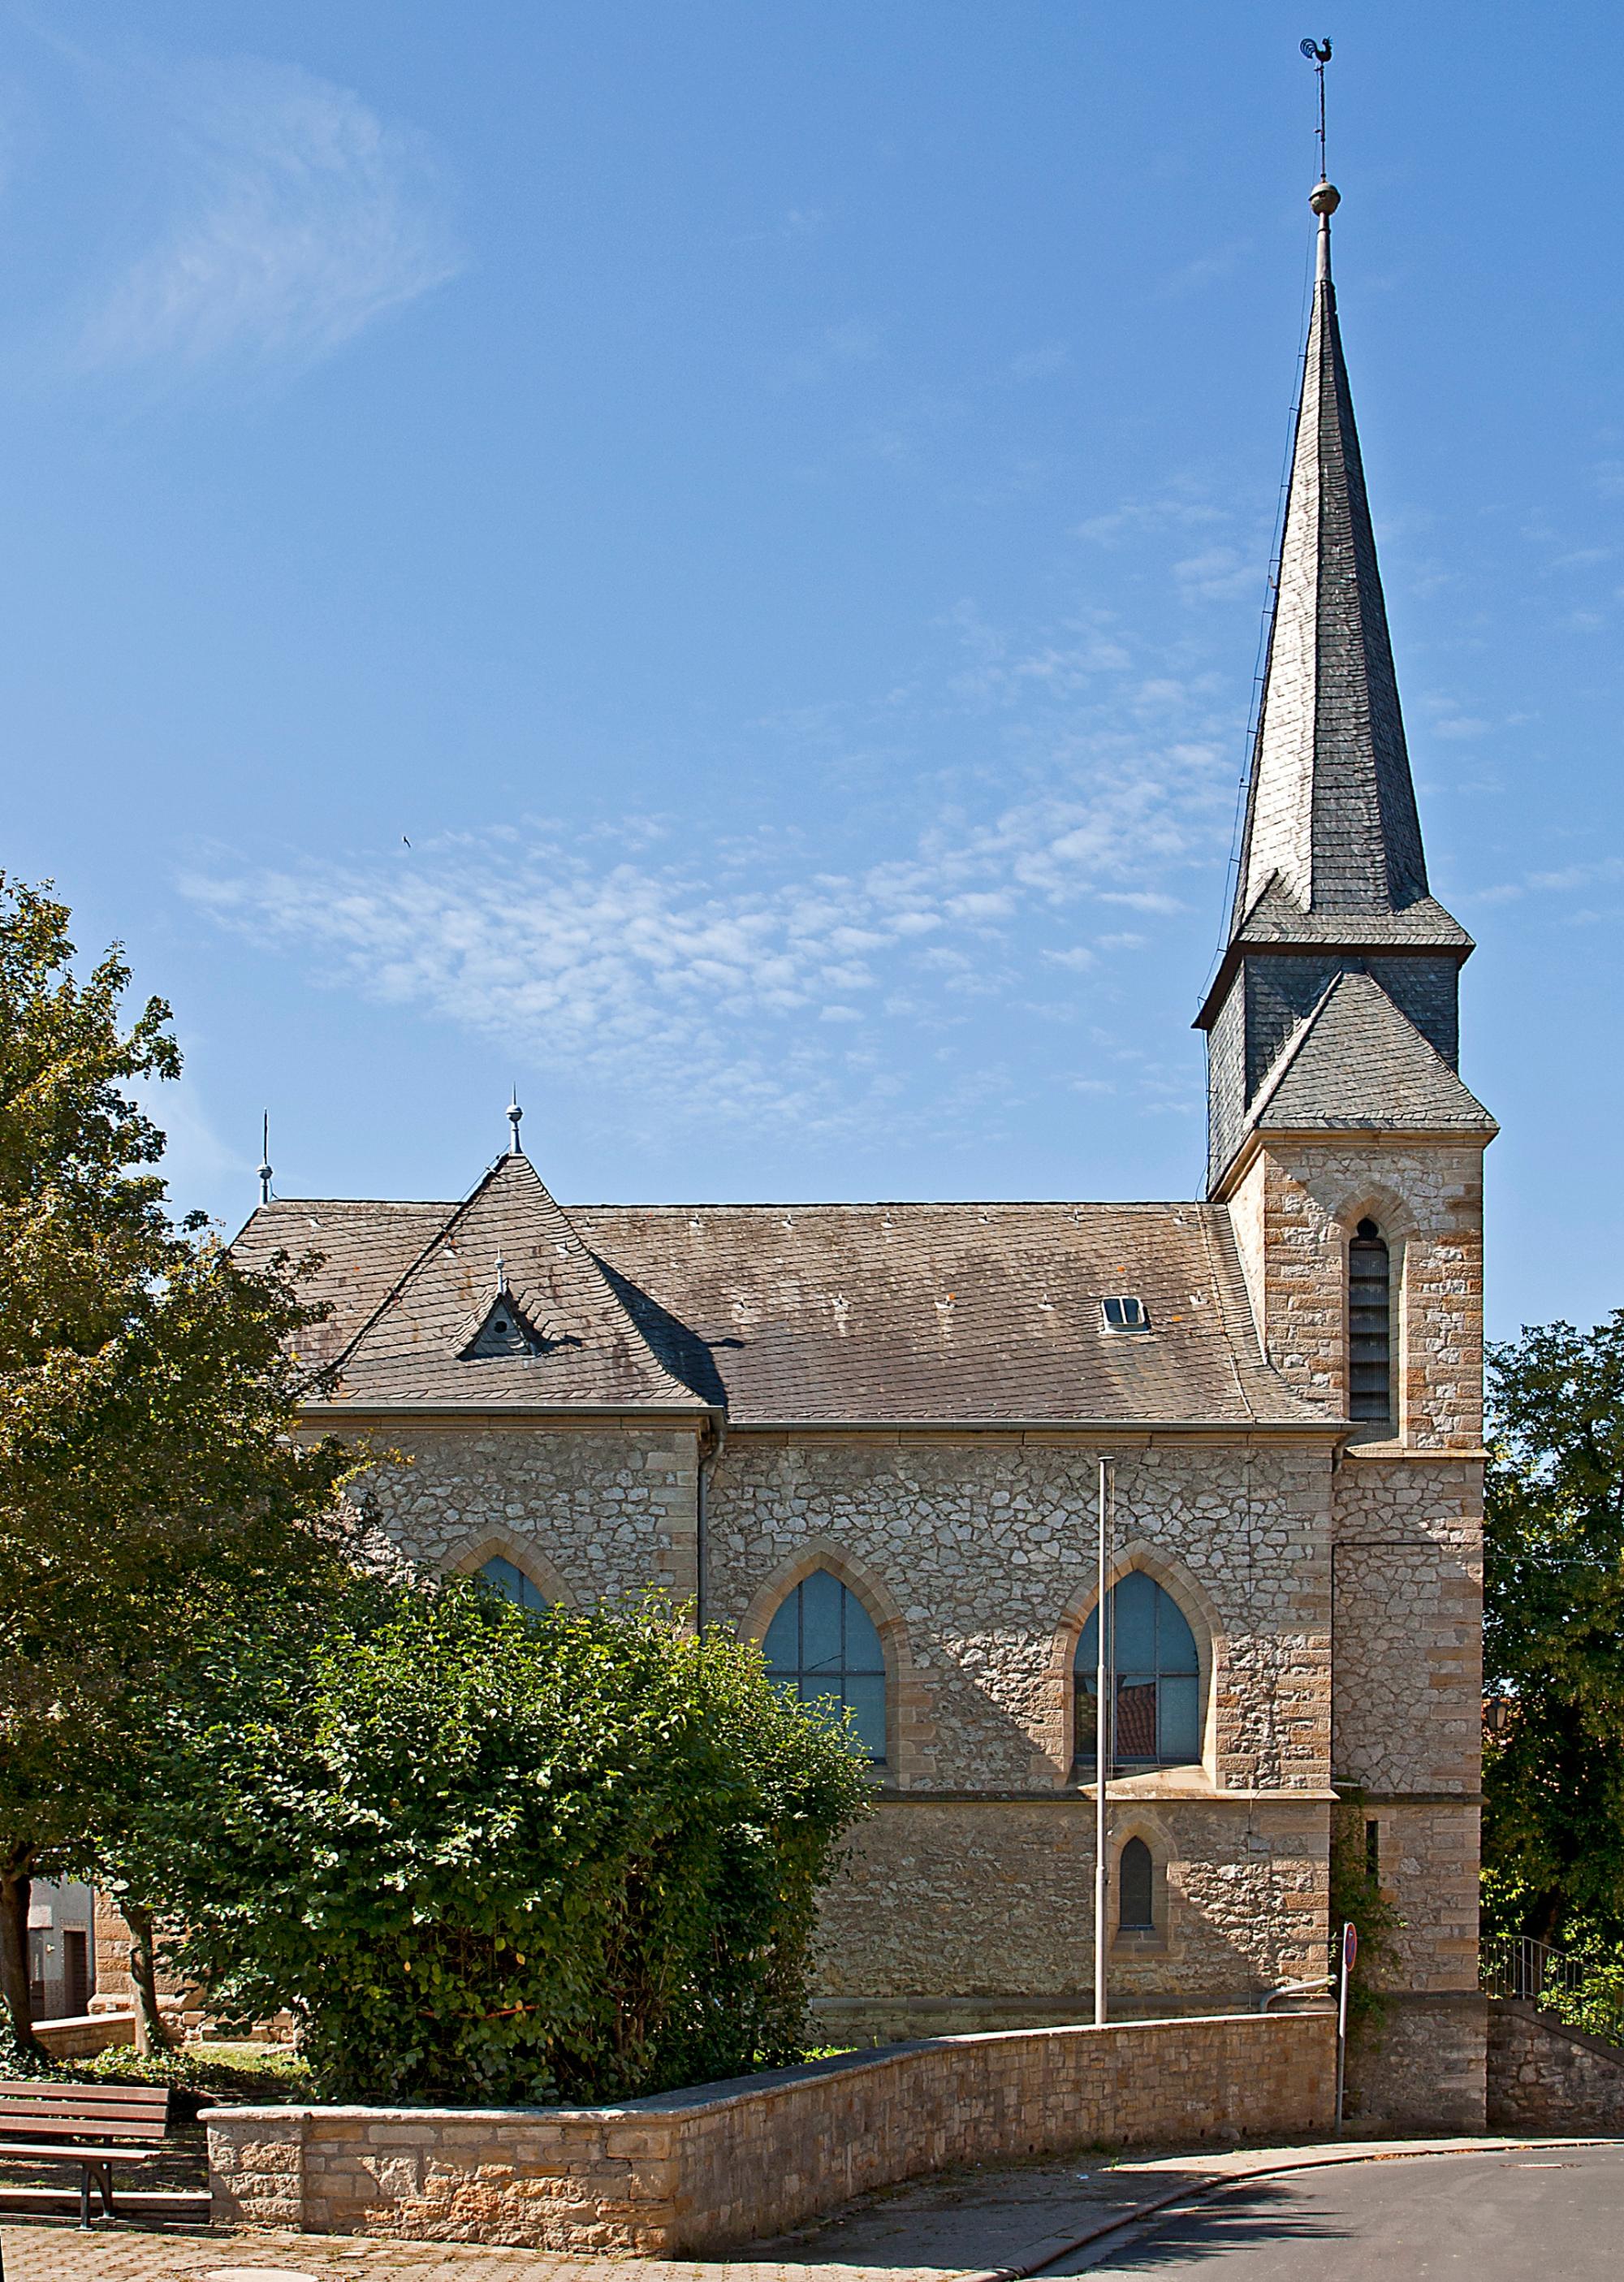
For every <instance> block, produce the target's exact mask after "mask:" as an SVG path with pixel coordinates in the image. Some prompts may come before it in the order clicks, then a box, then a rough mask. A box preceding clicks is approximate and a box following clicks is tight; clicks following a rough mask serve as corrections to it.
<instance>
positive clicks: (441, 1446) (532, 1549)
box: [358, 1422, 698, 1601]
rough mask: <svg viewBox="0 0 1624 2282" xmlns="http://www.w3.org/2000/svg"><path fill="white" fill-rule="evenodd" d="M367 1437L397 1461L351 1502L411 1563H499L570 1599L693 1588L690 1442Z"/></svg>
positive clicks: (552, 1433) (376, 1473)
mask: <svg viewBox="0 0 1624 2282" xmlns="http://www.w3.org/2000/svg"><path fill="white" fill-rule="evenodd" d="M379 1439H380V1440H381V1441H386V1442H387V1443H388V1444H389V1445H391V1446H392V1448H395V1449H397V1450H398V1451H399V1452H400V1455H401V1457H402V1458H403V1459H405V1460H406V1461H407V1462H408V1463H405V1464H403V1465H394V1464H390V1463H383V1464H380V1465H378V1466H377V1467H375V1468H374V1469H373V1471H371V1472H370V1473H369V1474H367V1475H366V1476H364V1477H363V1479H362V1480H361V1485H360V1490H359V1498H358V1502H360V1503H361V1505H362V1507H363V1509H364V1510H365V1511H366V1512H367V1513H368V1515H369V1517H370V1518H372V1519H373V1520H374V1521H376V1522H377V1524H378V1525H381V1526H382V1528H383V1529H384V1530H385V1532H386V1533H388V1535H389V1536H390V1537H391V1538H392V1540H393V1541H394V1542H395V1543H396V1544H397V1545H399V1546H400V1547H401V1548H402V1549H403V1550H405V1551H406V1552H408V1553H409V1554H410V1555H411V1556H412V1557H413V1558H414V1559H416V1560H419V1561H423V1562H425V1563H427V1564H429V1565H430V1566H431V1567H433V1568H438V1569H458V1568H476V1567H478V1565H479V1564H480V1563H481V1562H482V1561H485V1560H488V1559H489V1558H490V1557H491V1556H492V1555H493V1554H506V1555H507V1556H508V1557H509V1559H512V1560H517V1563H518V1565H519V1566H520V1567H521V1568H523V1569H524V1570H525V1571H526V1572H527V1573H529V1574H531V1575H532V1576H533V1577H534V1579H535V1581H536V1582H537V1583H538V1584H539V1585H540V1586H541V1587H542V1589H543V1590H544V1591H547V1592H548V1593H549V1594H550V1595H553V1596H554V1597H567V1598H569V1599H571V1600H575V1601H591V1600H596V1599H600V1598H606V1597H607V1598H613V1597H615V1596H617V1595H621V1594H626V1593H636V1592H641V1590H642V1589H643V1588H644V1587H647V1586H649V1585H664V1586H667V1587H670V1589H671V1590H672V1591H673V1592H675V1593H677V1594H679V1595H682V1596H683V1597H687V1596H688V1595H691V1594H692V1593H693V1592H694V1590H695V1585H696V1582H697V1570H696V1566H695V1546H696V1534H695V1494H696V1487H697V1482H698V1453H697V1448H696V1446H695V1437H694V1435H693V1433H692V1432H673V1431H672V1430H670V1429H663V1428H655V1427H650V1426H649V1425H648V1424H635V1422H628V1423H627V1424H625V1425H618V1424H614V1423H613V1422H611V1423H610V1424H607V1425H605V1426H603V1427H601V1428H600V1427H597V1426H595V1425H594V1427H592V1428H590V1429H582V1428H573V1429H571V1428H560V1427H557V1426H549V1427H547V1428H544V1429H542V1430H541V1431H540V1432H539V1431H538V1430H537V1429H536V1428H535V1427H534V1426H529V1427H524V1426H520V1427H517V1428H515V1427H511V1426H508V1425H505V1424H495V1423H492V1424H488V1425H484V1426H481V1425H478V1424H471V1425H470V1426H467V1427H463V1426H461V1425H459V1426H458V1427H457V1428H456V1429H455V1431H451V1432H447V1431H444V1430H437V1431H423V1430H416V1431H402V1430H401V1429H400V1428H398V1427H396V1426H394V1425H392V1424H391V1425H390V1426H389V1428H388V1430H387V1432H386V1433H384V1434H380V1437H379Z"/></svg>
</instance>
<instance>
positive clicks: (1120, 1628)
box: [1111, 1569, 1166, 1672]
mask: <svg viewBox="0 0 1624 2282" xmlns="http://www.w3.org/2000/svg"><path fill="white" fill-rule="evenodd" d="M1165 1598H1166V1595H1165V1594H1163V1593H1162V1589H1161V1587H1159V1586H1158V1585H1157V1583H1156V1581H1155V1580H1154V1577H1147V1576H1146V1574H1145V1572H1144V1571H1143V1570H1142V1569H1131V1570H1130V1571H1129V1572H1128V1574H1127V1575H1126V1576H1125V1577H1124V1578H1123V1580H1121V1582H1120V1583H1119V1584H1118V1586H1117V1587H1116V1590H1115V1594H1114V1595H1112V1601H1111V1622H1112V1626H1113V1629H1114V1630H1115V1634H1116V1668H1117V1670H1118V1671H1119V1672H1154V1670H1155V1668H1156V1603H1157V1602H1158V1601H1160V1600H1164V1599H1165Z"/></svg>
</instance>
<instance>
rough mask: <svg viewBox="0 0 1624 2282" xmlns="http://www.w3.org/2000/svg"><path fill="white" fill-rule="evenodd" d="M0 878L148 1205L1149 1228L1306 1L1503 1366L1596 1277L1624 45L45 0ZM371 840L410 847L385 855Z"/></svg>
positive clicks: (753, 7) (1281, 351)
mask: <svg viewBox="0 0 1624 2282" xmlns="http://www.w3.org/2000/svg"><path fill="white" fill-rule="evenodd" d="M0 20H4V24H5V27H6V36H5V39H4V48H3V50H0V151H3V153H4V167H3V177H0V198H3V199H4V214H3V215H0V400H3V401H0V453H3V454H4V476H3V482H0V495H3V496H4V502H5V506H4V515H5V517H6V521H7V524H8V537H9V543H8V545H7V546H6V547H5V549H4V555H3V556H0V563H3V565H4V568H3V569H0V578H3V579H4V592H3V594H0V609H4V619H5V624H6V627H7V639H6V640H5V641H4V644H0V708H3V709H4V718H5V719H6V721H7V724H8V729H9V739H8V741H9V745H10V748H11V751H12V755H13V757H14V760H13V766H12V770H11V771H10V772H8V774H9V777H10V788H9V797H8V799H7V802H6V827H7V828H6V830H5V833H4V861H5V863H6V864H7V865H8V866H9V867H11V868H13V869H14V870H16V871H18V872H19V873H22V874H23V875H24V876H27V877H35V878H37V877H42V876H45V875H51V876H54V877H55V879H56V880H57V881H58V883H59V885H60V887H61V889H62V890H63V891H64V893H65V894H66V896H67V897H68V899H69V900H70V901H71V902H72V903H73V904H74V907H75V911H76V914H77V928H78V934H79V938H80V941H81V943H82V945H84V946H85V947H86V948H87V949H88V948H91V947H94V946H97V945H99V944H100V943H102V942H104V941H105V939H106V938H108V937H110V936H112V935H120V936H121V937H122V938H123V939H124V940H125V941H126V942H127V943H128V946H129V949H130V951H131V954H132V956H133V958H134V959H135V962H136V968H137V972H138V975H139V978H140V981H141V982H142V984H143V986H144V987H145V988H150V989H154V990H162V991H164V992H165V993H166V994H167V996H169V997H171V998H172V1000H173V1001H174V1004H175V1010H176V1015H177V1021H178V1025H179V1028H180V1032H181V1035H182V1038H183V1044H184V1047H185V1050H186V1054H187V1059H188V1074H187V1077H186V1079H185V1081H184V1083H183V1086H182V1088H181V1089H179V1090H178V1091H177V1092H175V1093H174V1094H167V1095H166V1098H165V1101H164V1106H163V1114H165V1115H166V1116H167V1121H168V1124H169V1128H170V1131H171V1135H172V1152H171V1170H172V1177H173V1183H174V1190H175V1197H176V1199H177V1201H178V1202H180V1203H183V1204H185V1205H188V1206H190V1205H193V1204H202V1205H204V1206H206V1207H207V1208H209V1209H210V1210H211V1211H213V1212H214V1213H216V1214H218V1215H220V1216H221V1218H222V1219H223V1220H224V1221H225V1222H228V1223H229V1224H230V1225H232V1226H235V1224H236V1223H237V1221H238V1220H239V1219H240V1218H241V1217H242V1215H243V1214H244V1212H245V1209H246V1207H247V1206H248V1205H249V1203H250V1202H251V1201H252V1199H253V1193H254V1184H253V1167H254V1165H255V1163H256V1162H257V1160H258V1155H259V1149H258V1142H259V1119H260V1110H261V1108H262V1107H263V1106H269V1109H270V1112H271V1117H272V1156H273V1158H274V1160H275V1162H276V1168H277V1176H278V1187H279V1189H280V1190H281V1191H282V1192H283V1193H285V1194H289V1195H299V1194H302V1195H321V1194H339V1195H357V1194H361V1195H365V1194H382V1195H416V1196H424V1195H427V1196H451V1195H455V1194H458V1193H460V1192H461V1191H463V1190H464V1189H465V1188H466V1187H467V1186H468V1185H469V1184H470V1183H471V1182H472V1180H473V1179H474V1178H475V1177H476V1176H477V1175H478V1171H479V1170H480V1168H481V1167H482V1166H483V1165H484V1164H485V1163H486V1161H487V1160H488V1159H489V1158H490V1157H491V1156H492V1155H493V1154H494V1153H495V1152H496V1151H497V1149H498V1148H500V1146H501V1145H502V1142H503V1139H504V1137H505V1131H506V1128H505V1126H504V1123H503V1120H502V1108H503V1105H504V1103H505V1101H506V1099H507V1095H508V1087H509V1083H510V1082H512V1081H513V1080H516V1079H517V1084H518V1088H519V1092H520V1096H521V1098H522V1099H523V1102H524V1107H525V1110H526V1122H525V1128H524V1131H525V1139H526V1142H527V1144H528V1145H529V1147H530V1150H531V1153H532V1156H533V1157H534V1159H535V1160H536V1162H537V1163H538V1165H539V1167H540V1169H541V1171H542V1173H543V1175H544V1176H545V1177H546V1178H547V1179H548V1181H549V1183H550V1184H552V1185H553V1187H554V1188H555V1189H556V1191H557V1192H558V1193H559V1194H560V1195H561V1196H563V1197H564V1198H566V1199H571V1198H573V1199H609V1198H615V1199H621V1198H625V1199H637V1198H681V1199H703V1198H719V1197H735V1198H761V1197H773V1198H783V1199H806V1198H814V1197H841V1196H875V1195H879V1196H890V1197H910V1196H979V1197H999V1196H1048V1195H1062V1196H1073V1197H1077V1196H1081V1197H1089V1196H1099V1197H1115V1196H1165V1195H1190V1194H1193V1193H1195V1192H1196V1191H1197V1190H1198V1189H1199V1186H1200V1182H1201V1153H1202V1065H1201V1041H1200V1039H1199V1038H1198V1037H1197V1036H1195V1035H1194V1034H1193V1032H1192V1031H1191V1030H1190V1028H1189V1027H1188V1025H1189V1022H1190V1018H1191V1016H1192V1014H1193V1012H1194V1010H1195V1007H1196V1005H1197V1004H1198V1002H1199V997H1200V994H1201V985H1202V983H1203V981H1204V980H1205V977H1206V975H1207V973H1208V968H1209V965H1210V961H1211V958H1212V954H1213V951H1214V948H1215V943H1216V935H1217V931H1218V927H1219V922H1220V918H1221V915H1222V912H1223V909H1224V884H1225V871H1226V865H1227V863H1228V859H1229V854H1230V849H1231V843H1232V826H1233V819H1234V812H1235V803H1236V788H1237V784H1238V780H1239V777H1240V774H1241V772H1242V770H1243V766H1244V761H1245V728H1246V721H1247V709H1248V704H1249V701H1250V695H1251V687H1252V676H1253V671H1254V666H1255V658H1256V654H1257V645H1258V631H1259V624H1260V617H1261V612H1262V609H1263V601H1264V585H1265V570H1266V564H1267V560H1268V555H1269V550H1270V538H1271V533H1272V530H1273V524H1274V518H1275V514H1276V508H1277V502H1278V484H1279V479H1280V475H1281V470H1282V462H1283V456H1284V452H1285V448H1286V441H1287V434H1288V427H1289V419H1290V410H1291V400H1292V392H1293V386H1294V359H1295V355H1296V351H1297V347H1298V344H1299V340H1300V337H1301V330H1302V321H1303V315H1304V307H1305V300H1304V297H1305V289H1306V283H1307V274H1308V262H1309V245H1310V224H1309V215H1308V212H1307V208H1306V205H1305V197H1306V192H1307V190H1308V187H1309V182H1311V180H1312V178H1313V175H1314V172H1315V151H1314V146H1313V141H1312V132H1311V126H1312V93H1313V75H1312V73H1311V71H1310V69H1309V66H1308V65H1307V64H1305V63H1304V62H1303V60H1302V58H1301V56H1300V55H1299V53H1298V50H1297V42H1298V39H1299V37H1300V36H1301V35H1302V34H1303V33H1305V32H1309V31H1313V32H1317V33H1323V32H1329V33H1330V34H1331V35H1333V38H1334V40H1335V42H1336V49H1337V52H1336V56H1335V59H1334V61H1333V66H1332V126H1331V134H1332V141H1331V171H1332V174H1333V177H1334V178H1335V179H1336V180H1337V181H1338V182H1340V186H1341V189H1342V191H1343V196H1344V205H1343V207H1342V211H1341V213H1340V215H1339V217H1338V223H1337V268H1338V276H1339V281H1340V299H1341V306H1342V316H1343V325H1344V332H1345V337H1346V340H1347V345H1348V356H1349V362H1350V367H1351V370H1352V375H1353V381H1354V389H1355V395H1356V402H1357V405H1358V407H1359V415H1360V422H1361V427H1362V431H1363V435H1364V448H1365V457H1366V465H1367V470H1368V473H1369V477H1370V481H1371V493H1372V498H1373V502H1374V506H1375V509H1376V514H1377V518H1378V526H1379V540H1380V544H1381V547H1382V552H1383V563H1384V570H1385V574H1386V578H1387V593H1388V601H1389V607H1390V611H1391V615H1392V619H1393V625H1394V634H1395V644H1396V648H1397V652H1398V661H1399V672H1400V680H1401V686H1402V688H1403V694H1404V699H1405V707H1406V713H1407V718H1408V722H1409V727H1410V745H1411V752H1412V757H1413V759H1414V763H1415V767H1416V773H1417V778H1418V786H1419V791H1420V797H1421V803H1422V814H1423V823H1424V827H1425V830H1426V836H1427V842H1428V850H1429V856H1430V859H1431V864H1432V869H1433V879H1434V888H1435V889H1436V891H1437V892H1438V893H1439V894H1440V895H1441V897H1442V898H1443V900H1444V901H1445V902H1446V903H1447V904H1449V907H1450V909H1451V910H1453V911H1454V912H1456V913H1457V916H1458V917H1460V918H1461V919H1462V920H1464V921H1465V924H1466V925H1467V926H1469V927H1470V928H1472V931H1473V933H1474V934H1476V935H1477V936H1478V938H1479V941H1480V945H1481V948H1480V951H1479V953H1478V955H1477V957H1476V958H1475V959H1473V960H1472V963H1471V965H1470V966H1469V967H1468V968H1467V970H1466V974H1465V991H1464V1000H1465V1021H1464V1036H1465V1048H1464V1059H1463V1070H1464V1074H1465V1075H1466V1077H1467V1079H1468V1081H1469V1083H1472V1086H1473V1088H1474V1090H1475V1091H1477V1092H1478V1093H1479V1094H1480V1096H1481V1097H1482V1098H1483V1099H1485V1100H1486V1101H1487V1102H1488V1104H1489V1106H1490V1107H1491V1108H1492V1109H1493V1110H1494V1111H1495V1112H1496V1114H1497V1115H1498V1116H1499V1117H1500V1118H1501V1120H1502V1122H1503V1124H1504V1133H1503V1136H1502V1137H1501V1139H1500V1141H1499V1142H1498V1143H1497V1144H1496V1146H1495V1148H1494V1150H1493V1152H1492V1153H1491V1157H1490V1224H1491V1229H1492V1230H1493V1244H1492V1249H1491V1262H1490V1277H1491V1280H1490V1291H1489V1300H1490V1315H1491V1320H1492V1322H1493V1323H1494V1325H1495V1326H1496V1329H1497V1330H1499V1331H1502V1332H1504V1331H1509V1330H1511V1329H1514V1328H1515V1326H1516V1324H1517V1323H1519V1322H1520V1321H1525V1320H1528V1321H1533V1320H1542V1319H1544V1318H1547V1317H1550V1316H1555V1315H1558V1314H1562V1315H1566V1316H1570V1317H1573V1318H1574V1319H1577V1320H1580V1321H1588V1320H1590V1319H1591V1318H1592V1317H1594V1316H1597V1314H1599V1313H1601V1312H1602V1311H1604V1310H1605V1309H1606V1308H1611V1307H1612V1306H1613V1305H1614V1304H1615V1303H1619V1302H1620V1301H1624V1185H1621V1184H1620V1182H1619V1180H1618V1177H1617V1173H1616V1164H1617V1144H1616V1135H1617V1131H1618V1125H1619V1119H1620V1108H1621V1106H1624V1104H1621V1103H1620V1076H1619V1074H1618V1068H1619V1061H1620V1027H1621V1026H1620V1013H1619V1006H1618V989H1617V980H1616V978H1617V972H1618V949H1619V935H1620V920H1621V919H1624V850H1621V849H1620V843H1619V832H1618V822H1619V795H1618V776H1619V760H1618V749H1619V722H1620V714H1621V712H1624V664H1621V663H1620V640H1619V636H1620V625H1621V623H1624V555H1621V554H1620V505H1621V503H1624V407H1621V406H1620V332H1621V330H1624V320H1621V318H1620V296H1619V293H1618V281H1617V268H1618V256H1617V252H1616V238H1617V231H1616V226H1615V221H1614V208H1615V206H1616V182H1615V179H1614V177H1615V173H1616V169H1615V166H1614V162H1613V159H1612V149H1613V144H1614V139H1615V138H1614V112H1615V108H1616V90H1617V88H1618V86H1619V84H1620V77H1621V76H1624V19H1620V17H1619V16H1618V13H1617V12H1615V11H1612V10H1609V9H1602V8H1598V7H1597V8H1573V9H1569V10H1566V11H1564V12H1562V18H1561V22H1560V27H1559V29H1558V27H1556V26H1555V24H1554V21H1553V19H1551V18H1550V16H1548V15H1547V14H1546V13H1545V12H1541V11H1535V10H1530V9H1527V8H1524V7H1512V6H1498V7H1496V6H1483V5H1474V6H1472V7H1471V8H1467V7H1465V6H1457V5H1434V6H1433V7H1430V8H1428V9H1426V10H1425V11H1418V10H1416V9H1415V8H1413V7H1408V6H1407V7H1403V8H1401V7H1399V6H1397V5H1377V4H1368V5H1359V6H1356V7H1346V8H1344V9H1343V11H1342V12H1341V15H1340V18H1337V17H1335V16H1334V15H1333V16H1331V17H1326V18H1325V19H1324V20H1321V19H1313V18H1311V15H1310V16H1305V15H1304V13H1303V11H1302V8H1301V7H1295V6H1294V7H1293V8H1291V9H1286V8H1283V7H1277V6H1275V5H1272V4H1265V0H1254V4H1252V5H1250V6H1248V7H1247V8H1246V9H1244V10H1240V9H1224V10H1219V9H1214V8H1212V7H1210V6H1208V5H1201V4H1183V5H1179V4H1174V5H1167V6H1162V7H1160V8H1157V9H1155V10H1139V9H1124V8H1122V7H1119V6H1109V5H1105V4H1092V0H996V4H994V0H981V4H978V5H967V4H961V0H886V4H884V5H883V6H875V5H874V4H873V0H815V4H813V0H773V4H772V5H770V6H768V5H765V4H762V0H752V4H737V0H696V4H694V5H691V6H686V7H681V8H676V7H672V6H670V5H669V4H665V0H608V4H606V0H524V4H509V0H485V4H483V5H481V6H480V7H478V8H453V7H450V6H447V5H443V4H442V5H435V6H430V5H426V4H422V0H388V4H383V0H346V5H345V6H344V7H343V8H341V9H334V8H332V7H331V6H330V5H322V6H319V7H318V6H315V5H307V4H300V0H279V4H278V5H277V6H276V7H275V8H271V7H268V6H265V5H254V6H249V5H239V4H232V0H207V4H201V0H198V4H182V0H145V4H144V6H143V7H142V8H141V9H140V10H139V11H131V10H129V9H128V8H127V7H124V6H113V5H106V4H92V0H53V4H52V5H51V8H50V9H49V10H45V9H43V8H40V7H37V6H36V7H34V8H31V9H30V8H23V9H13V10H8V11H7V12H5V14H4V18H3V19H0ZM408 842H409V843H410V844H409V846H408V844H407V843H408Z"/></svg>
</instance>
